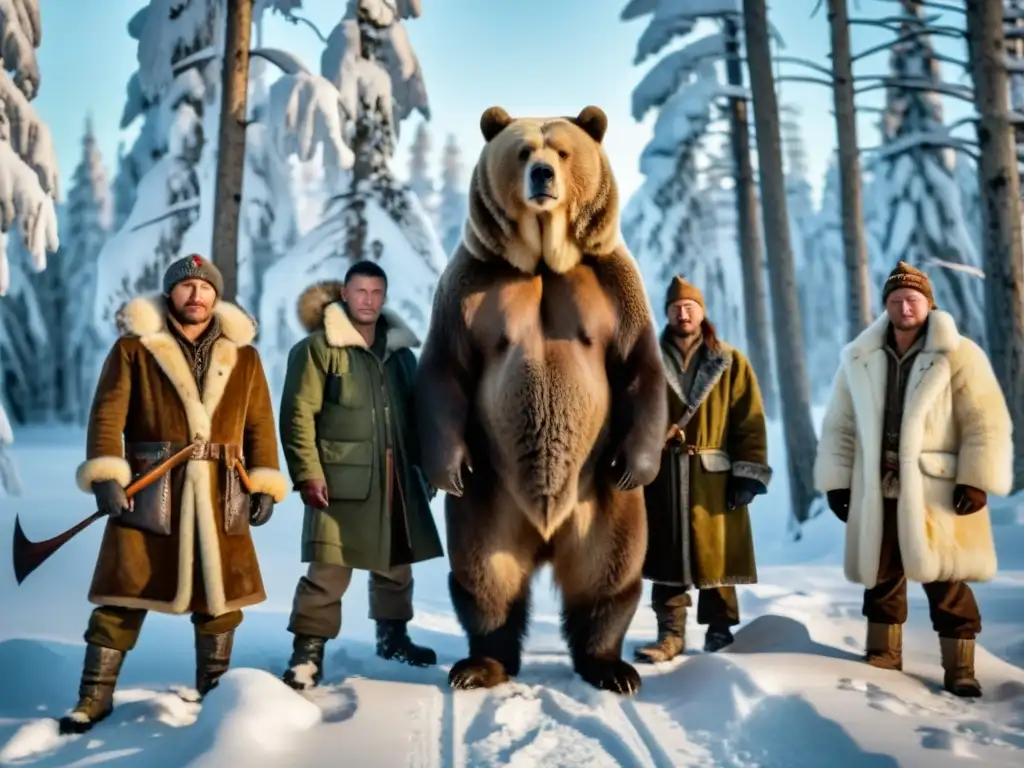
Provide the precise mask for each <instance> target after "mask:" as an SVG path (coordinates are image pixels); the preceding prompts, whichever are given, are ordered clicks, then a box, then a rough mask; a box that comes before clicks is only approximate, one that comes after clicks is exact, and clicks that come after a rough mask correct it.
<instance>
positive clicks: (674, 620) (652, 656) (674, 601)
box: [634, 582, 740, 662]
mask: <svg viewBox="0 0 1024 768" xmlns="http://www.w3.org/2000/svg"><path fill="white" fill-rule="evenodd" d="M697 594H698V596H697V623H698V624H702V625H706V626H708V638H707V641H706V643H705V650H708V651H715V650H719V649H720V648H722V647H725V646H726V645H728V644H729V643H730V642H732V633H731V632H730V631H729V627H732V626H735V625H736V624H739V621H740V616H739V604H738V601H737V599H736V589H735V588H734V587H718V588H715V589H701V590H698V593H697ZM692 605H693V600H692V598H691V596H690V592H689V588H687V587H680V586H674V585H671V584H661V583H658V582H655V583H654V584H653V585H652V586H651V607H652V608H653V609H654V615H655V617H656V618H657V621H658V637H657V639H656V640H655V641H654V642H653V643H650V644H648V645H644V646H640V647H639V648H637V649H636V651H635V653H634V656H635V658H636V660H637V661H645V662H660V661H669V660H670V659H673V658H675V657H676V656H678V655H679V654H680V653H682V652H683V651H684V650H685V649H686V611H687V608H689V607H690V606H692Z"/></svg>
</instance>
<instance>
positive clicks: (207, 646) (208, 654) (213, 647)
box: [196, 629, 235, 698]
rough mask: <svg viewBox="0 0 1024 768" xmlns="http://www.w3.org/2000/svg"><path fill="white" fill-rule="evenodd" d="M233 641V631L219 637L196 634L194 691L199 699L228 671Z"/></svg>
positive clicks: (214, 686) (223, 633) (222, 633)
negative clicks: (197, 693)
mask: <svg viewBox="0 0 1024 768" xmlns="http://www.w3.org/2000/svg"><path fill="white" fill-rule="evenodd" d="M234 640H235V630H233V629H231V630H228V631H227V632H221V633H220V634H219V635H203V634H200V633H199V632H198V631H197V632H196V690H197V691H198V692H199V696H200V698H202V697H203V696H205V695H206V694H207V693H209V692H210V691H212V690H213V689H214V688H216V687H217V684H218V683H219V682H220V678H221V675H223V674H224V673H225V672H227V671H228V667H229V666H230V665H231V649H232V646H233V645H234Z"/></svg>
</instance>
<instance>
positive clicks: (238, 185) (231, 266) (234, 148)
mask: <svg viewBox="0 0 1024 768" xmlns="http://www.w3.org/2000/svg"><path fill="white" fill-rule="evenodd" d="M226 5H227V23H226V25H225V26H226V27H227V32H226V40H225V41H224V65H223V66H224V68H223V74H222V77H221V90H220V130H219V132H218V135H217V187H216V197H215V198H214V205H213V263H214V264H215V265H216V266H217V268H218V269H220V272H221V274H222V275H223V276H224V295H223V296H222V297H221V298H223V299H225V300H227V301H234V300H235V296H236V294H237V292H238V219H239V209H240V208H241V205H242V177H243V173H244V170H245V125H246V117H247V115H246V99H247V97H248V91H249V42H250V40H251V38H252V7H253V0H227V3H226Z"/></svg>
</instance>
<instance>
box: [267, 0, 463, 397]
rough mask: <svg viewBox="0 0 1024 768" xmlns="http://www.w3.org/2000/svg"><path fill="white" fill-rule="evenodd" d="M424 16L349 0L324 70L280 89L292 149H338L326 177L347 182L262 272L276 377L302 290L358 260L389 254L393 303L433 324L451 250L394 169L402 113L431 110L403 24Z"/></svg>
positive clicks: (334, 185)
mask: <svg viewBox="0 0 1024 768" xmlns="http://www.w3.org/2000/svg"><path fill="white" fill-rule="evenodd" d="M420 13H421V11H420V3H419V0H349V4H348V8H347V10H346V13H345V16H344V18H343V19H342V20H341V22H340V23H339V24H338V26H337V27H335V28H334V30H333V31H332V32H331V34H330V35H329V36H328V38H327V47H326V48H325V50H324V52H323V54H322V56H321V62H320V68H321V73H322V76H317V75H312V74H310V73H308V72H307V73H301V74H299V75H297V76H295V77H292V78H282V79H281V80H279V81H278V82H277V83H275V84H274V86H272V88H271V102H272V110H273V111H274V113H275V114H276V115H277V117H276V118H275V119H276V120H277V121H278V122H279V123H280V124H281V125H282V126H284V127H285V128H287V129H288V130H291V131H292V132H294V133H295V134H296V136H297V137H298V140H297V141H291V142H288V143H287V144H286V145H285V150H284V151H286V152H287V153H288V154H292V153H296V154H297V155H298V157H299V159H300V160H308V159H309V157H310V156H311V155H312V154H313V153H314V152H316V151H318V150H320V149H322V150H323V151H324V153H325V155H331V156H332V157H328V158H327V162H326V163H325V166H326V168H325V171H326V173H327V176H328V178H327V185H328V187H329V188H331V189H332V190H337V191H336V193H335V194H334V195H333V199H332V200H331V202H330V203H329V205H328V207H327V209H326V210H325V212H324V214H323V219H322V221H321V222H320V223H319V224H318V225H317V226H316V227H314V228H313V229H312V230H310V231H309V232H307V233H306V234H305V235H304V236H303V237H302V238H301V239H300V240H298V241H297V242H296V243H295V245H294V246H293V247H292V248H291V249H290V250H289V251H288V253H287V254H286V255H285V256H284V257H283V258H282V259H281V260H280V261H279V262H278V263H277V264H276V265H275V266H274V267H273V268H271V269H270V270H269V271H268V273H267V276H266V277H265V279H264V283H265V287H264V294H263V300H262V302H261V304H260V310H259V317H260V319H261V325H262V326H263V327H264V328H267V327H268V325H270V324H273V327H274V339H273V340H264V341H263V344H264V346H263V347H261V349H267V345H269V346H270V347H271V348H273V349H275V350H277V352H278V353H279V354H278V356H277V359H276V361H275V360H273V359H269V357H268V360H267V364H268V367H269V368H270V369H271V373H270V376H271V380H272V381H273V382H275V383H277V382H279V381H280V378H279V376H278V373H279V372H280V370H279V369H280V368H281V366H282V365H283V355H284V353H285V352H286V351H287V349H288V348H289V347H290V346H291V344H292V343H294V340H295V339H296V338H298V337H299V336H300V335H301V334H303V333H304V331H303V330H302V329H301V328H300V327H299V325H298V318H297V317H296V313H295V301H296V298H297V297H298V295H299V294H300V293H301V291H302V290H303V289H304V288H306V287H307V286H308V285H309V284H311V283H313V282H316V281H318V280H325V279H340V278H341V277H342V276H343V275H344V273H345V271H346V269H347V268H348V265H349V264H351V263H352V261H353V260H358V259H363V258H372V259H376V260H378V261H380V262H381V264H382V266H383V268H384V269H385V271H386V272H387V273H388V274H389V275H391V276H392V277H393V280H392V282H391V284H390V287H389V289H388V303H389V304H390V305H391V306H393V307H395V308H396V310H397V311H398V312H399V313H400V314H401V315H402V316H403V317H404V318H405V320H406V321H407V322H408V323H409V324H410V326H411V327H412V329H413V330H414V331H415V332H417V333H418V334H420V335H423V334H425V333H426V329H427V324H428V322H429V312H430V304H431V301H432V298H433V293H434V286H435V285H436V283H437V278H438V276H439V275H440V273H441V270H443V269H444V265H445V262H446V258H445V254H444V251H443V250H442V247H441V243H440V241H439V240H438V237H437V234H436V232H435V231H434V227H433V225H432V222H431V221H430V217H429V216H428V214H427V212H426V211H425V210H424V208H423V206H422V205H421V203H420V201H419V199H418V197H417V196H416V195H415V194H414V193H413V192H412V191H411V190H410V189H409V187H408V186H407V185H404V184H400V183H399V182H398V181H397V180H396V178H395V176H394V174H393V173H392V172H391V169H390V166H389V164H390V162H391V160H392V158H393V155H394V147H395V143H396V140H397V137H398V133H397V132H398V127H399V125H400V123H401V121H403V120H404V119H406V118H407V117H409V115H411V114H412V112H413V111H418V112H420V114H421V115H422V116H423V117H424V118H426V119H429V118H430V108H429V105H428V102H427V93H426V87H425V85H424V81H423V73H422V71H421V69H420V66H419V62H418V60H417V59H416V54H415V53H414V51H413V50H412V47H411V45H410V43H409V38H408V35H407V33H406V30H405V27H404V26H403V24H402V21H403V20H404V19H408V18H415V17H418V16H419V15H420ZM341 138H343V139H344V143H342V144H340V143H339V139H341ZM346 153H348V156H347V157H346Z"/></svg>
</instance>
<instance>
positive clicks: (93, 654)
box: [58, 643, 125, 735]
mask: <svg viewBox="0 0 1024 768" xmlns="http://www.w3.org/2000/svg"><path fill="white" fill-rule="evenodd" d="M124 656H125V654H124V652H123V651H118V650H115V649H113V648H104V647H103V646H102V645H94V644H93V643H89V644H88V645H87V646H86V647H85V663H84V664H83V665H82V681H81V682H80V683H79V685H78V704H77V705H76V706H75V708H74V709H72V710H71V712H69V713H68V714H67V715H65V716H64V717H62V718H61V719H60V721H59V723H58V727H59V730H60V733H61V734H65V735H66V734H70V733H85V732H86V731H88V730H89V729H90V728H92V727H93V726H94V725H96V723H98V722H100V721H101V720H103V719H105V718H106V717H107V716H108V715H109V714H110V713H111V712H112V711H113V710H114V687H115V686H116V685H117V676H118V675H119V674H120V672H121V665H122V664H123V663H124Z"/></svg>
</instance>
